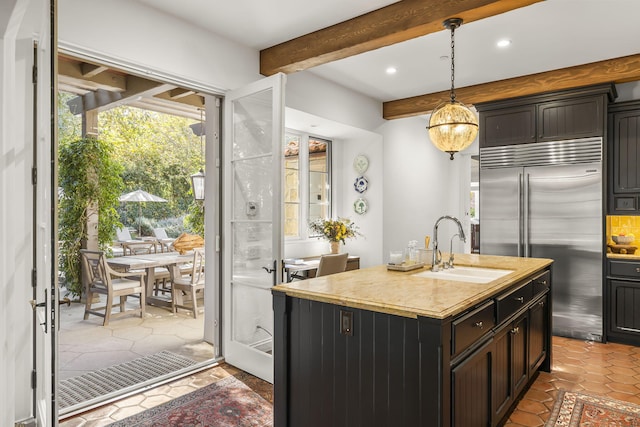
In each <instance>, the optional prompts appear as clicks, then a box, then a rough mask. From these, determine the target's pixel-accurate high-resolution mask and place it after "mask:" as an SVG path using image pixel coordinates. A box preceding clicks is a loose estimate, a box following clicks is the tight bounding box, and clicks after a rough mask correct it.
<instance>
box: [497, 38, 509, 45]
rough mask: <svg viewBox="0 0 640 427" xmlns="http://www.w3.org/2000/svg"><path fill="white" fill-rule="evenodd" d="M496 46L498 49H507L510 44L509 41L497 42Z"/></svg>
mask: <svg viewBox="0 0 640 427" xmlns="http://www.w3.org/2000/svg"><path fill="white" fill-rule="evenodd" d="M496 44H497V45H498V47H507V46H509V45H510V44H511V40H509V39H502V40H498V43H496Z"/></svg>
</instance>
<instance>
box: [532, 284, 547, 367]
mask: <svg viewBox="0 0 640 427" xmlns="http://www.w3.org/2000/svg"><path fill="white" fill-rule="evenodd" d="M548 318H549V296H548V295H544V296H543V297H542V298H540V299H539V300H538V301H536V302H535V303H534V304H533V305H532V306H531V308H530V309H529V372H535V371H536V370H537V369H538V368H539V367H540V365H541V364H542V362H543V361H544V360H545V359H546V356H547V343H548V342H549V340H550V337H549V328H548V325H547V319H548Z"/></svg>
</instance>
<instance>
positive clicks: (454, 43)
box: [451, 25, 456, 102]
mask: <svg viewBox="0 0 640 427" xmlns="http://www.w3.org/2000/svg"><path fill="white" fill-rule="evenodd" d="M455 31H456V26H455V25H452V26H451V102H454V101H455V100H456V90H455V86H454V80H455V74H456V65H455V46H456V42H455V37H454V34H455Z"/></svg>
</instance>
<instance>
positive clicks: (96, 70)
mask: <svg viewBox="0 0 640 427" xmlns="http://www.w3.org/2000/svg"><path fill="white" fill-rule="evenodd" d="M108 69H109V68H107V67H104V66H102V65H94V64H89V63H88V62H83V63H82V64H80V71H81V72H82V76H83V77H85V78H88V77H94V76H97V75H98V74H100V73H103V72H105V71H107V70H108Z"/></svg>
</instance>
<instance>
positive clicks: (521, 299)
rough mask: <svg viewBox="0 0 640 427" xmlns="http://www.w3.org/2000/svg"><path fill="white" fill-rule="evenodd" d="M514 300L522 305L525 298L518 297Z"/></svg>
mask: <svg viewBox="0 0 640 427" xmlns="http://www.w3.org/2000/svg"><path fill="white" fill-rule="evenodd" d="M514 300H516V301H518V302H519V303H520V304H522V303H523V302H524V297H516V298H514Z"/></svg>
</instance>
